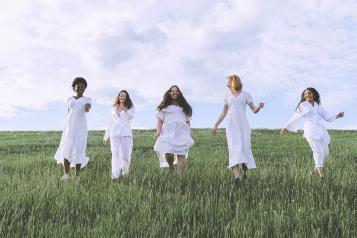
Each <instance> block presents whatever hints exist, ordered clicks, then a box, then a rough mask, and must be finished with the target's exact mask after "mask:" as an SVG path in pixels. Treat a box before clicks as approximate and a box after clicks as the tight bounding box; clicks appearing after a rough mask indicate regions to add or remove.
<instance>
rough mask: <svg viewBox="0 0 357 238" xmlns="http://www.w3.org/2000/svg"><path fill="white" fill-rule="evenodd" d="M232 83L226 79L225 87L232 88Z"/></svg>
mask: <svg viewBox="0 0 357 238" xmlns="http://www.w3.org/2000/svg"><path fill="white" fill-rule="evenodd" d="M231 85H232V83H231V80H229V79H227V88H229V89H231V88H232V86H231Z"/></svg>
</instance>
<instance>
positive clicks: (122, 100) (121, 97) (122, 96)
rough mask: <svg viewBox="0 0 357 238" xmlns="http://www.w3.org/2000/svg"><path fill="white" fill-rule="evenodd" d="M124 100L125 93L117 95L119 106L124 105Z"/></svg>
mask: <svg viewBox="0 0 357 238" xmlns="http://www.w3.org/2000/svg"><path fill="white" fill-rule="evenodd" d="M125 100H126V93H125V92H121V93H119V102H120V103H121V104H124V103H125Z"/></svg>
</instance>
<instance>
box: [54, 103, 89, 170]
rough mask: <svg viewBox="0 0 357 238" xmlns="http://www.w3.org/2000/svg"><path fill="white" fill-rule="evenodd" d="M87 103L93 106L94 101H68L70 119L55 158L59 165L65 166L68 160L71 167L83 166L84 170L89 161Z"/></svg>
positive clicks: (68, 118)
mask: <svg viewBox="0 0 357 238" xmlns="http://www.w3.org/2000/svg"><path fill="white" fill-rule="evenodd" d="M87 103H88V104H90V105H92V99H91V98H89V97H81V98H78V99H75V98H74V97H70V98H69V99H68V100H67V108H68V117H67V121H66V124H65V128H64V130H63V133H62V137H61V142H60V145H59V147H58V149H57V151H56V154H55V156H54V158H55V160H56V161H57V163H58V164H63V163H64V159H67V160H68V161H69V162H70V164H71V167H74V166H75V165H76V164H81V167H82V168H83V167H84V166H86V165H87V163H88V161H89V158H88V157H87V156H86V154H85V151H86V147H87V136H88V130H87V119H86V112H85V111H84V106H85V105H86V104H87Z"/></svg>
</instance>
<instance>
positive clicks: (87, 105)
mask: <svg viewBox="0 0 357 238" xmlns="http://www.w3.org/2000/svg"><path fill="white" fill-rule="evenodd" d="M90 108H91V105H90V104H89V103H87V104H86V105H84V111H85V112H89V110H90Z"/></svg>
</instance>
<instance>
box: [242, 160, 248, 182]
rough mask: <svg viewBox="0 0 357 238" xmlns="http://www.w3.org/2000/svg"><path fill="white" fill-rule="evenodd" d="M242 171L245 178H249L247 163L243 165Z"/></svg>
mask: <svg viewBox="0 0 357 238" xmlns="http://www.w3.org/2000/svg"><path fill="white" fill-rule="evenodd" d="M242 170H243V178H244V179H245V178H247V171H248V167H247V165H246V164H245V163H243V164H242Z"/></svg>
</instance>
